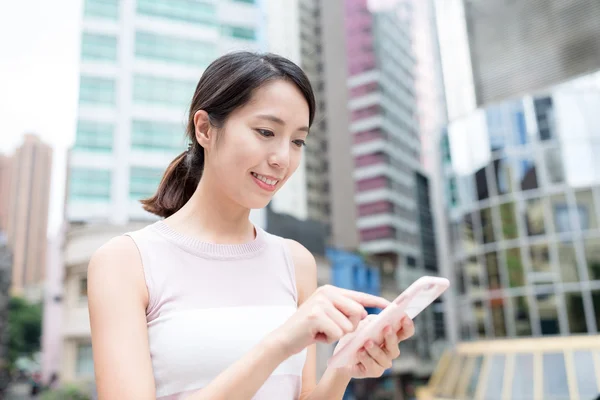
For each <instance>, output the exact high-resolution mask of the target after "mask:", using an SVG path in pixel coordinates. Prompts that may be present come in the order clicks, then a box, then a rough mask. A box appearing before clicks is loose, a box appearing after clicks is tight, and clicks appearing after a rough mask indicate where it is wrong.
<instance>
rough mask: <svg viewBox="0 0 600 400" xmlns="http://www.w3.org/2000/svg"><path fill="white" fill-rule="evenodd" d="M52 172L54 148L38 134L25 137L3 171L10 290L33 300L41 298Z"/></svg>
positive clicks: (2, 193) (3, 200) (3, 205)
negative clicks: (11, 263) (9, 251)
mask: <svg viewBox="0 0 600 400" xmlns="http://www.w3.org/2000/svg"><path fill="white" fill-rule="evenodd" d="M11 164H12V166H11ZM51 170H52V148H51V147H50V146H49V145H47V144H45V143H43V142H42V141H41V140H40V139H39V137H37V136H36V135H32V134H26V135H25V136H24V140H23V144H22V145H21V146H19V147H18V148H17V149H16V150H15V153H14V155H13V156H12V157H11V159H10V161H8V160H6V159H5V160H4V162H3V167H2V171H0V173H2V177H0V179H2V182H0V184H1V185H2V188H3V189H4V190H6V191H4V190H3V191H2V192H0V193H1V196H0V197H2V198H3V199H2V200H0V207H3V208H2V209H3V210H4V211H3V212H4V216H2V218H3V219H4V221H5V222H4V223H6V236H7V239H8V243H9V246H10V247H11V248H12V251H13V258H14V260H13V262H14V265H13V269H12V274H13V276H12V287H11V291H12V293H14V294H15V295H21V296H25V297H27V298H28V299H29V300H32V301H37V300H39V299H41V296H42V289H43V282H44V275H45V270H46V241H47V240H46V232H47V229H48V205H49V201H50V172H51ZM8 171H10V172H8ZM9 173H10V178H8V179H7V176H8V174H9ZM8 185H10V188H8ZM7 188H8V189H7ZM0 216H1V215H0Z"/></svg>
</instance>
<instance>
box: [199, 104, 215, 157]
mask: <svg viewBox="0 0 600 400" xmlns="http://www.w3.org/2000/svg"><path fill="white" fill-rule="evenodd" d="M194 127H195V132H194V134H195V135H196V141H197V142H198V144H199V145H200V146H202V147H204V148H205V149H209V148H210V147H211V146H210V145H211V142H212V141H213V140H212V139H213V138H212V134H213V133H214V129H212V127H211V125H210V120H209V118H208V113H207V112H206V111H204V110H198V111H196V112H195V113H194Z"/></svg>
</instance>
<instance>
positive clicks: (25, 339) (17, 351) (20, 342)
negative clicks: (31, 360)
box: [8, 297, 42, 367]
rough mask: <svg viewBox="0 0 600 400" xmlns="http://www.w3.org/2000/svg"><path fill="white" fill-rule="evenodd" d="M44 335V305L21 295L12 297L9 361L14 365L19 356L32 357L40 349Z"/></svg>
mask: <svg viewBox="0 0 600 400" xmlns="http://www.w3.org/2000/svg"><path fill="white" fill-rule="evenodd" d="M41 336H42V306H41V304H31V303H29V302H28V301H27V300H25V299H22V298H20V297H11V299H10V302H9V304H8V363H9V366H11V367H12V366H13V365H14V362H15V361H16V360H17V358H19V357H22V356H23V357H31V356H32V355H33V354H34V353H36V352H38V351H39V350H40V342H41Z"/></svg>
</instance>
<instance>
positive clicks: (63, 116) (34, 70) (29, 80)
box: [0, 0, 82, 233]
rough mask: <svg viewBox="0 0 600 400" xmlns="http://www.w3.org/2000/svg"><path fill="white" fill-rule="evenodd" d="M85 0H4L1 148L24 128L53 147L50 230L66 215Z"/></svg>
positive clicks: (0, 4) (8, 149) (10, 146)
mask: <svg viewBox="0 0 600 400" xmlns="http://www.w3.org/2000/svg"><path fill="white" fill-rule="evenodd" d="M81 4H82V3H81V0H53V1H48V0H18V1H0V153H4V154H7V153H8V154H11V153H12V151H13V150H14V149H15V148H16V147H17V146H18V145H19V144H20V143H21V142H22V135H23V134H24V133H35V134H37V135H39V136H40V137H41V139H42V140H43V141H44V142H46V143H48V144H49V145H50V146H52V147H53V149H54V160H53V166H52V178H51V179H52V183H51V188H52V189H51V195H50V212H49V227H48V229H49V232H50V233H53V232H55V231H56V230H57V229H58V227H59V225H60V222H61V220H62V209H63V202H64V198H63V197H64V196H63V194H64V187H65V175H66V151H67V148H68V147H69V146H70V145H71V144H72V143H73V140H74V137H75V126H76V115H77V89H78V82H79V40H80V37H79V36H80V35H79V29H80V23H81V17H80V16H81V7H82V5H81Z"/></svg>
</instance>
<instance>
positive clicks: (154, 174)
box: [129, 167, 163, 200]
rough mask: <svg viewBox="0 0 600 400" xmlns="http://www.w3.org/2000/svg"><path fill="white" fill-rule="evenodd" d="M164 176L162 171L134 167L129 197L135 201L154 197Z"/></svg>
mask: <svg viewBox="0 0 600 400" xmlns="http://www.w3.org/2000/svg"><path fill="white" fill-rule="evenodd" d="M162 175H163V170H162V169H156V168H145V167H132V168H131V177H130V183H129V197H131V198H132V199H135V200H140V199H145V198H148V197H150V196H152V195H153V194H154V193H155V192H156V189H157V188H158V184H159V183H160V180H161V178H162Z"/></svg>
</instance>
